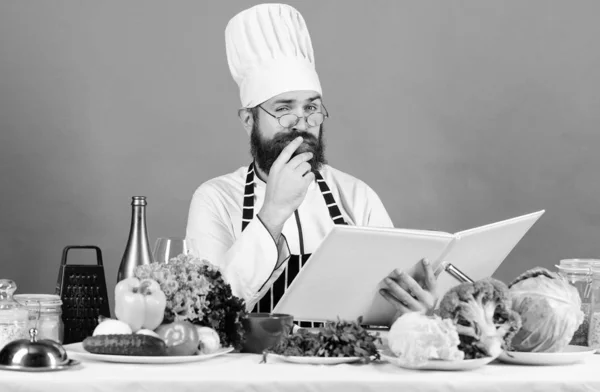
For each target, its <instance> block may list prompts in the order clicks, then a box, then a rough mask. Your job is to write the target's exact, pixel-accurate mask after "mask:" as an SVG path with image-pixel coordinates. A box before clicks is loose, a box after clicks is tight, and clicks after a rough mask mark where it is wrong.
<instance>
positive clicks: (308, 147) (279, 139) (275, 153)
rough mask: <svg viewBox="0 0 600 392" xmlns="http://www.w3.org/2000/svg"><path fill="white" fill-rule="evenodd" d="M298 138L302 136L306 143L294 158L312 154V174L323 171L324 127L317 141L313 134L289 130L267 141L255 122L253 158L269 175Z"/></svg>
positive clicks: (253, 129)
mask: <svg viewBox="0 0 600 392" xmlns="http://www.w3.org/2000/svg"><path fill="white" fill-rule="evenodd" d="M298 136H302V138H303V139H304V141H303V142H302V144H301V145H300V147H298V148H297V149H296V151H294V153H293V154H292V157H295V156H296V155H298V154H301V153H303V152H312V153H313V156H312V158H311V159H310V160H309V161H308V163H310V166H311V169H310V170H311V171H312V172H317V171H319V170H320V169H321V166H322V165H323V164H326V163H327V161H326V160H325V143H324V141H323V125H322V124H321V127H320V128H319V138H318V139H317V138H316V137H314V136H313V135H312V134H311V133H308V132H303V131H294V130H289V131H287V132H280V133H278V134H277V135H275V137H273V139H271V140H265V139H263V138H262V136H261V134H260V131H259V129H258V124H257V122H256V121H255V122H254V125H253V126H252V133H251V134H250V152H251V153H252V157H253V158H254V159H255V161H256V163H257V164H258V167H260V168H261V169H262V170H263V171H264V172H265V173H266V174H267V175H268V174H269V172H270V171H271V166H273V163H274V162H275V160H276V159H277V158H278V157H279V154H281V151H283V149H284V148H285V147H286V146H287V145H288V144H289V143H290V142H291V141H292V140H294V139H296V138H297V137H298Z"/></svg>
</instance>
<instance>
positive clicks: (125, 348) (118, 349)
mask: <svg viewBox="0 0 600 392" xmlns="http://www.w3.org/2000/svg"><path fill="white" fill-rule="evenodd" d="M82 346H83V348H84V350H85V351H87V352H90V353H93V354H106V355H131V356H164V355H167V346H166V345H165V342H163V341H162V340H161V339H159V338H156V337H154V336H150V335H142V334H129V335H123V334H111V335H96V336H88V337H87V338H85V339H84V340H83V342H82Z"/></svg>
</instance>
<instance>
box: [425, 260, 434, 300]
mask: <svg viewBox="0 0 600 392" xmlns="http://www.w3.org/2000/svg"><path fill="white" fill-rule="evenodd" d="M423 270H424V271H425V285H426V286H427V288H426V289H427V290H428V291H429V292H433V291H435V287H436V283H437V282H436V277H435V273H434V272H433V268H431V263H430V262H429V260H427V259H423Z"/></svg>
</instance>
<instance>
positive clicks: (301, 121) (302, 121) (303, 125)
mask: <svg viewBox="0 0 600 392" xmlns="http://www.w3.org/2000/svg"><path fill="white" fill-rule="evenodd" d="M307 129H308V123H307V122H306V117H304V116H300V117H299V118H298V122H297V123H296V125H294V126H293V127H292V130H294V131H306V130H307Z"/></svg>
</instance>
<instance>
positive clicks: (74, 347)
mask: <svg viewBox="0 0 600 392" xmlns="http://www.w3.org/2000/svg"><path fill="white" fill-rule="evenodd" d="M64 348H65V350H67V353H68V354H72V355H74V356H77V357H79V358H81V359H91V360H94V361H104V362H118V363H160V364H166V363H185V362H197V361H204V360H207V359H210V358H214V357H218V356H221V355H224V354H227V353H230V352H232V351H233V347H227V348H220V349H219V350H218V351H216V352H214V353H212V354H201V355H181V356H176V355H174V356H160V357H155V356H149V357H142V356H133V355H108V354H93V353H90V352H87V351H85V349H84V348H83V345H82V344H81V343H72V344H67V345H65V346H64Z"/></svg>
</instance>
